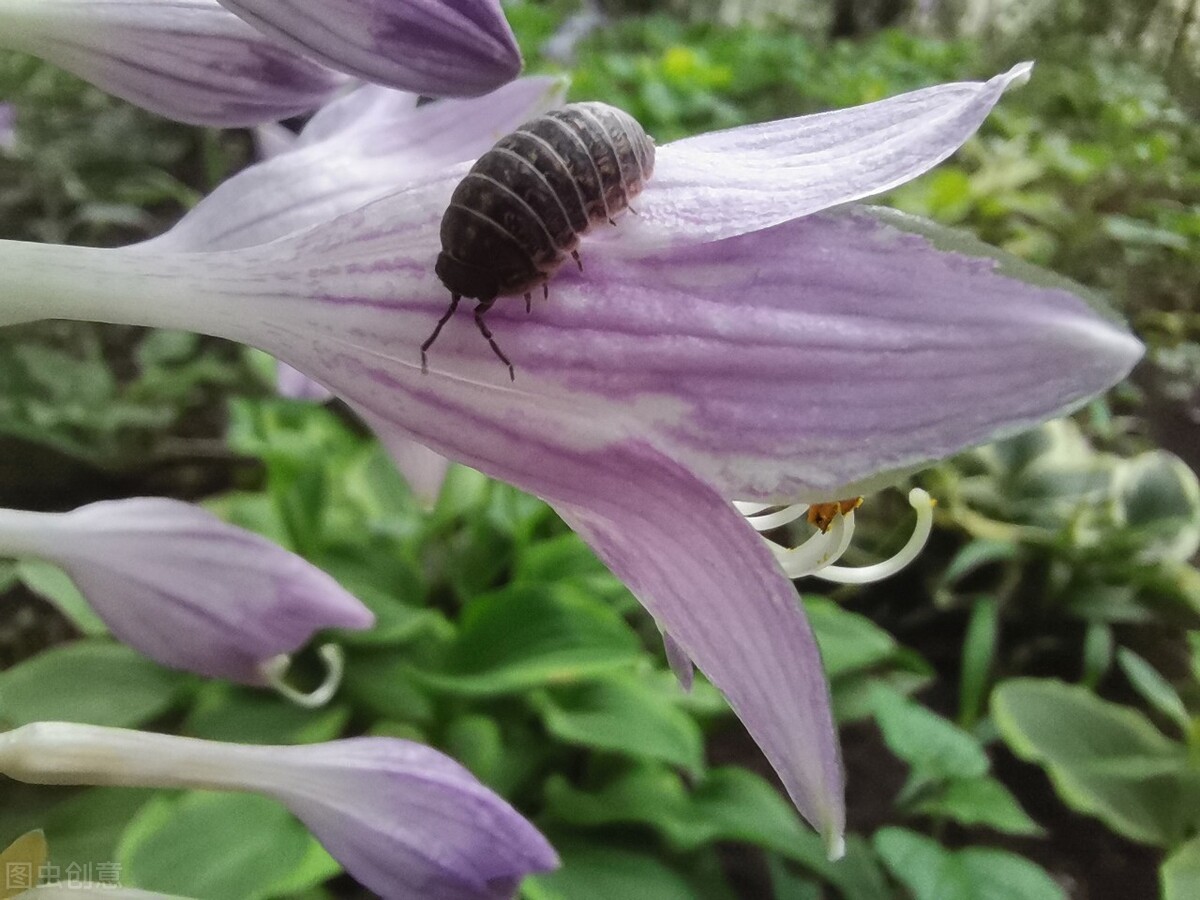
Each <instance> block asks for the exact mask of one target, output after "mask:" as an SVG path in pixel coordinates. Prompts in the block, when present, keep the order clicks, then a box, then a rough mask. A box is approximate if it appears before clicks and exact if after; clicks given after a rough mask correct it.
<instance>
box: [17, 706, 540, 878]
mask: <svg viewBox="0 0 1200 900" xmlns="http://www.w3.org/2000/svg"><path fill="white" fill-rule="evenodd" d="M0 772H2V773H3V774H5V775H7V776H8V777H10V778H15V779H17V780H19V781H27V782H31V783H34V784H91V785H116V786H132V787H160V788H202V789H209V790H226V791H248V792H253V793H256V794H263V795H265V796H268V797H273V798H274V799H276V800H278V801H279V802H280V803H282V804H283V805H284V806H286V807H287V808H288V809H289V810H291V811H292V813H293V814H294V815H295V816H296V818H298V819H299V820H300V821H302V822H303V823H304V824H305V825H306V826H307V827H308V828H309V830H310V831H312V833H313V835H314V836H315V837H316V838H317V840H319V841H320V842H321V843H322V844H324V845H325V848H326V849H327V850H328V851H329V852H330V854H331V855H332V856H333V857H334V858H335V859H337V860H338V862H340V863H341V864H342V865H343V866H345V867H346V871H348V872H349V873H350V874H351V875H353V876H354V877H355V878H356V879H358V881H360V882H362V884H364V885H365V886H366V887H368V888H370V889H371V890H372V891H374V892H375V893H377V894H378V895H379V896H380V897H383V898H385V900H499V898H506V897H511V896H512V895H513V893H514V891H515V889H516V886H517V883H518V882H519V881H520V879H521V878H522V877H523V876H524V875H525V874H527V873H529V872H542V871H546V870H548V869H553V868H554V867H555V866H557V865H558V859H557V857H556V856H555V853H554V850H553V849H552V848H551V847H550V845H549V844H548V843H546V840H545V838H543V837H542V836H541V834H539V833H538V831H537V829H535V828H534V827H533V826H532V825H530V824H529V823H528V822H527V821H525V819H523V818H522V817H521V815H520V814H519V813H517V812H516V810H514V809H513V808H512V807H510V806H509V805H508V804H507V803H505V802H504V800H502V799H501V798H500V797H498V796H496V795H495V794H494V793H492V791H490V790H489V789H488V788H486V787H484V786H483V785H482V784H480V783H479V781H478V780H476V778H475V777H474V776H473V775H472V774H471V773H470V772H468V771H467V770H466V769H464V768H463V767H462V766H460V765H459V764H458V763H456V762H454V761H453V760H452V759H450V758H449V757H447V756H444V755H443V754H441V753H439V752H438V751H436V750H433V749H432V748H430V747H425V746H422V745H421V744H414V743H412V742H411V741H404V740H399V739H396V738H369V737H368V738H351V739H349V740H340V741H330V742H327V743H323V744H308V745H302V746H295V747H267V746H242V745H237V744H224V743H220V742H217V741H204V740H198V739H196V738H186V737H176V736H173V735H165V734H148V733H144V732H138V731H128V730H125V729H121V728H103V727H99V726H93V725H75V724H70V723H66V722H38V723H35V724H32V725H25V726H22V727H21V728H17V729H15V730H13V731H9V732H6V733H4V734H2V735H0ZM182 849H183V848H181V851H182Z"/></svg>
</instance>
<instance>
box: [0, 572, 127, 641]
mask: <svg viewBox="0 0 1200 900" xmlns="http://www.w3.org/2000/svg"><path fill="white" fill-rule="evenodd" d="M16 571H17V577H18V578H20V579H21V582H22V583H23V584H24V585H25V587H27V588H29V589H30V590H31V591H33V592H34V593H35V594H38V595H40V596H42V597H45V598H46V599H47V600H49V601H50V602H51V603H53V604H54V607H55V609H57V610H58V611H59V612H60V613H62V614H63V615H64V616H66V617H67V618H68V619H70V620H71V623H72V624H73V625H74V626H75V627H76V628H78V629H79V630H80V631H81V632H83V633H84V634H86V635H89V636H92V637H99V636H103V635H105V634H108V626H106V625H105V624H104V622H103V621H102V620H101V619H100V617H99V616H98V615H96V613H95V612H94V611H93V610H92V607H91V606H90V605H89V604H88V602H87V600H86V599H85V598H84V596H83V594H81V593H79V588H77V587H75V582H74V581H72V580H71V576H70V575H68V574H67V573H66V572H64V571H63V570H62V569H60V568H58V566H55V565H51V564H50V563H47V562H42V561H41V560H35V559H23V560H20V561H19V562H18V563H17V568H16Z"/></svg>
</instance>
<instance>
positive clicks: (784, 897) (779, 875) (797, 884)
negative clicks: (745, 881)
mask: <svg viewBox="0 0 1200 900" xmlns="http://www.w3.org/2000/svg"><path fill="white" fill-rule="evenodd" d="M767 869H768V871H769V872H770V873H771V892H772V894H773V895H774V897H775V900H824V898H825V893H824V891H823V890H822V889H821V885H820V884H819V883H818V882H816V881H813V880H812V879H811V878H804V877H801V876H800V875H797V874H796V873H795V872H792V871H791V870H789V869H788V868H787V866H786V865H785V864H784V862H783V860H782V859H780V858H779V857H778V856H776V855H775V854H770V855H769V856H768V857H767Z"/></svg>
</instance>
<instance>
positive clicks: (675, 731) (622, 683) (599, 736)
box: [541, 674, 704, 773]
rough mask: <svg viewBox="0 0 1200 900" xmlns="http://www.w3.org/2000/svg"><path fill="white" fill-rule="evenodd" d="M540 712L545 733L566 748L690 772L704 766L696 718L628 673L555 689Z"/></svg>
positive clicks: (701, 739)
mask: <svg viewBox="0 0 1200 900" xmlns="http://www.w3.org/2000/svg"><path fill="white" fill-rule="evenodd" d="M541 713H542V720H543V721H544V722H545V725H546V730H547V731H549V732H550V733H551V734H552V735H554V736H555V737H557V738H558V739H559V740H561V741H565V742H567V743H569V744H580V745H583V746H585V747H593V748H595V749H597V750H609V751H613V752H616V753H624V754H626V755H629V756H633V757H645V758H649V759H658V760H662V761H663V762H667V763H671V764H673V765H676V766H679V767H681V768H683V769H687V770H688V771H690V772H692V773H698V772H699V771H700V770H701V768H703V766H704V741H703V738H702V736H701V734H700V727H699V726H698V725H697V724H696V721H695V719H693V718H692V717H691V716H689V715H688V714H687V713H685V712H684V711H683V710H681V709H680V708H679V707H678V706H677V705H675V704H674V703H672V702H671V700H670V699H669V698H668V697H667V696H666V695H665V694H663V692H661V691H659V690H657V689H656V688H654V687H651V686H649V685H647V684H645V683H644V682H642V681H641V680H639V679H638V678H636V677H634V676H632V675H623V674H614V675H611V676H608V677H605V678H603V679H600V680H598V681H594V682H591V683H588V684H580V685H572V686H570V687H566V688H558V689H553V690H551V691H550V692H549V693H548V694H547V696H546V700H545V702H544V703H543V704H541Z"/></svg>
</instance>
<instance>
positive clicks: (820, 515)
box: [808, 497, 863, 534]
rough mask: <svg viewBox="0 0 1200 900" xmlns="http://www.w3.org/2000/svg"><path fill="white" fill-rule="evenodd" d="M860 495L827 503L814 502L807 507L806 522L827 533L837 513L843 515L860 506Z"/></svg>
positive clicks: (861, 501) (861, 499)
mask: <svg viewBox="0 0 1200 900" xmlns="http://www.w3.org/2000/svg"><path fill="white" fill-rule="evenodd" d="M862 503H863V498H862V497H852V498H851V499H849V500H834V501H831V502H829V503H814V504H813V505H812V506H810V507H809V508H808V524H809V525H813V526H815V527H817V528H819V529H821V533H822V534H828V532H829V529H830V527H831V526H832V525H833V519H834V517H835V516H837V515H838V513H841V514H842V515H843V516H844V515H846V514H847V513H850V512H853V511H854V510H856V509H858V508H859V507H860V506H862Z"/></svg>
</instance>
